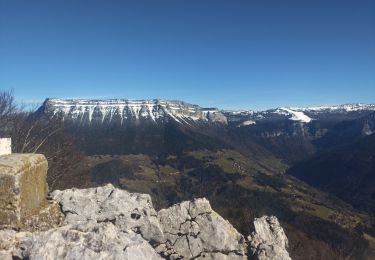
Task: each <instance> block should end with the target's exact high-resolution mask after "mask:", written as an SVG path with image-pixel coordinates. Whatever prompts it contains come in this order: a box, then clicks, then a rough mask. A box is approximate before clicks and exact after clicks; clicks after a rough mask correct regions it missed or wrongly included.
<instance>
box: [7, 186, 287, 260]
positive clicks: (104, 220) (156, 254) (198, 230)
mask: <svg viewBox="0 0 375 260" xmlns="http://www.w3.org/2000/svg"><path fill="white" fill-rule="evenodd" d="M52 198H53V200H54V201H56V202H58V203H59V204H60V206H61V210H62V212H63V214H64V216H65V219H64V221H63V223H62V226H60V227H56V228H52V229H49V230H46V231H39V232H33V233H31V232H16V231H13V230H0V258H1V259H12V257H15V258H18V259H163V258H164V259H203V258H204V259H223V260H225V259H247V258H248V257H250V259H252V258H256V259H280V260H284V259H290V258H289V255H288V253H287V251H286V246H287V239H286V237H285V234H284V232H283V230H282V228H281V226H280V225H279V222H278V221H277V219H276V218H275V217H264V218H260V219H256V220H255V222H254V227H255V229H254V232H253V233H252V234H251V235H250V236H249V241H248V240H246V238H245V237H244V236H243V235H241V234H240V233H238V231H237V230H236V229H235V228H234V227H233V226H232V225H231V224H230V223H229V222H228V221H226V220H225V219H223V218H222V217H221V216H220V215H218V214H217V213H216V212H215V211H213V210H212V208H211V206H210V203H209V202H208V200H206V199H204V198H203V199H196V200H193V201H185V202H182V203H179V204H176V205H174V206H172V207H170V208H167V209H162V210H160V211H159V212H156V210H155V209H154V208H153V206H152V201H151V198H150V196H149V195H145V194H138V193H129V192H127V191H125V190H121V189H117V188H115V187H114V186H112V185H111V184H108V185H105V186H103V187H97V188H89V189H69V190H65V191H54V192H53V193H52ZM248 248H250V250H249V251H248Z"/></svg>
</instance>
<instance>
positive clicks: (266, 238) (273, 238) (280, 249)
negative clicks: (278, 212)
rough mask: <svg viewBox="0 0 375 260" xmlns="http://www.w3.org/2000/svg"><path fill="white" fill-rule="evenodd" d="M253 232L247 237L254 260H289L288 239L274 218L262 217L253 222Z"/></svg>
mask: <svg viewBox="0 0 375 260" xmlns="http://www.w3.org/2000/svg"><path fill="white" fill-rule="evenodd" d="M253 224H254V227H253V228H254V231H253V232H252V233H251V234H250V236H249V237H248V240H249V244H250V251H251V254H252V256H253V257H254V258H255V259H259V260H267V259H278V260H290V259H291V258H290V257H289V254H288V251H287V250H286V248H287V247H288V238H287V237H286V235H285V233H284V230H283V228H282V227H281V226H280V223H279V221H278V220H277V218H276V217H274V216H272V217H268V216H264V217H261V218H256V219H255V220H254V222H253Z"/></svg>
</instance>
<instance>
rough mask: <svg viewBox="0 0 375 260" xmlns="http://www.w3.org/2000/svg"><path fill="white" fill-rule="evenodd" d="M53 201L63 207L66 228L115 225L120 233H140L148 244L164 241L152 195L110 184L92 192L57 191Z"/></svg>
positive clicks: (84, 190) (91, 189)
mask: <svg viewBox="0 0 375 260" xmlns="http://www.w3.org/2000/svg"><path fill="white" fill-rule="evenodd" d="M52 197H53V199H54V200H56V201H57V202H58V203H60V205H61V209H62V211H63V213H64V214H65V220H64V224H76V223H80V222H87V221H90V220H95V221H96V222H98V223H100V222H112V223H113V224H114V225H115V226H116V227H117V228H119V229H120V230H123V231H127V230H130V229H131V230H134V231H136V232H139V233H140V234H141V235H142V236H143V237H144V238H145V239H146V240H148V241H156V242H162V241H163V240H164V238H163V232H162V230H161V227H160V225H159V221H158V219H157V213H156V211H155V209H154V207H153V206H152V201H151V197H150V195H147V194H140V193H129V192H127V191H125V190H121V189H117V188H115V187H114V186H113V185H112V184H107V185H105V186H102V187H97V188H89V189H69V190H64V191H59V190H57V191H54V192H53V193H52Z"/></svg>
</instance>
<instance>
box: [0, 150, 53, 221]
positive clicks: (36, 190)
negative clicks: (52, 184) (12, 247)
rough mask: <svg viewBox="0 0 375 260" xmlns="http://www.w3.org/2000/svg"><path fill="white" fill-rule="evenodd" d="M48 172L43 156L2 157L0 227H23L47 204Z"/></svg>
mask: <svg viewBox="0 0 375 260" xmlns="http://www.w3.org/2000/svg"><path fill="white" fill-rule="evenodd" d="M47 169H48V163H47V160H46V158H45V157H44V155H41V154H10V155H3V156H0V227H11V228H20V227H21V226H22V223H24V222H25V221H26V220H27V218H28V217H30V216H31V215H33V214H36V213H38V212H39V210H40V209H41V207H43V206H44V205H45V203H46V196H47V192H48V188H47V182H46V177H47Z"/></svg>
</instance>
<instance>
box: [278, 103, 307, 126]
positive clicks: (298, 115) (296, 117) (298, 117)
mask: <svg viewBox="0 0 375 260" xmlns="http://www.w3.org/2000/svg"><path fill="white" fill-rule="evenodd" d="M281 110H284V111H285V112H286V113H283V114H284V115H289V116H291V117H290V118H289V119H290V120H293V121H299V122H303V123H309V122H311V120H312V119H311V118H310V117H308V116H307V115H305V114H304V113H303V112H301V111H294V110H291V109H289V108H285V107H282V108H281Z"/></svg>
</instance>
